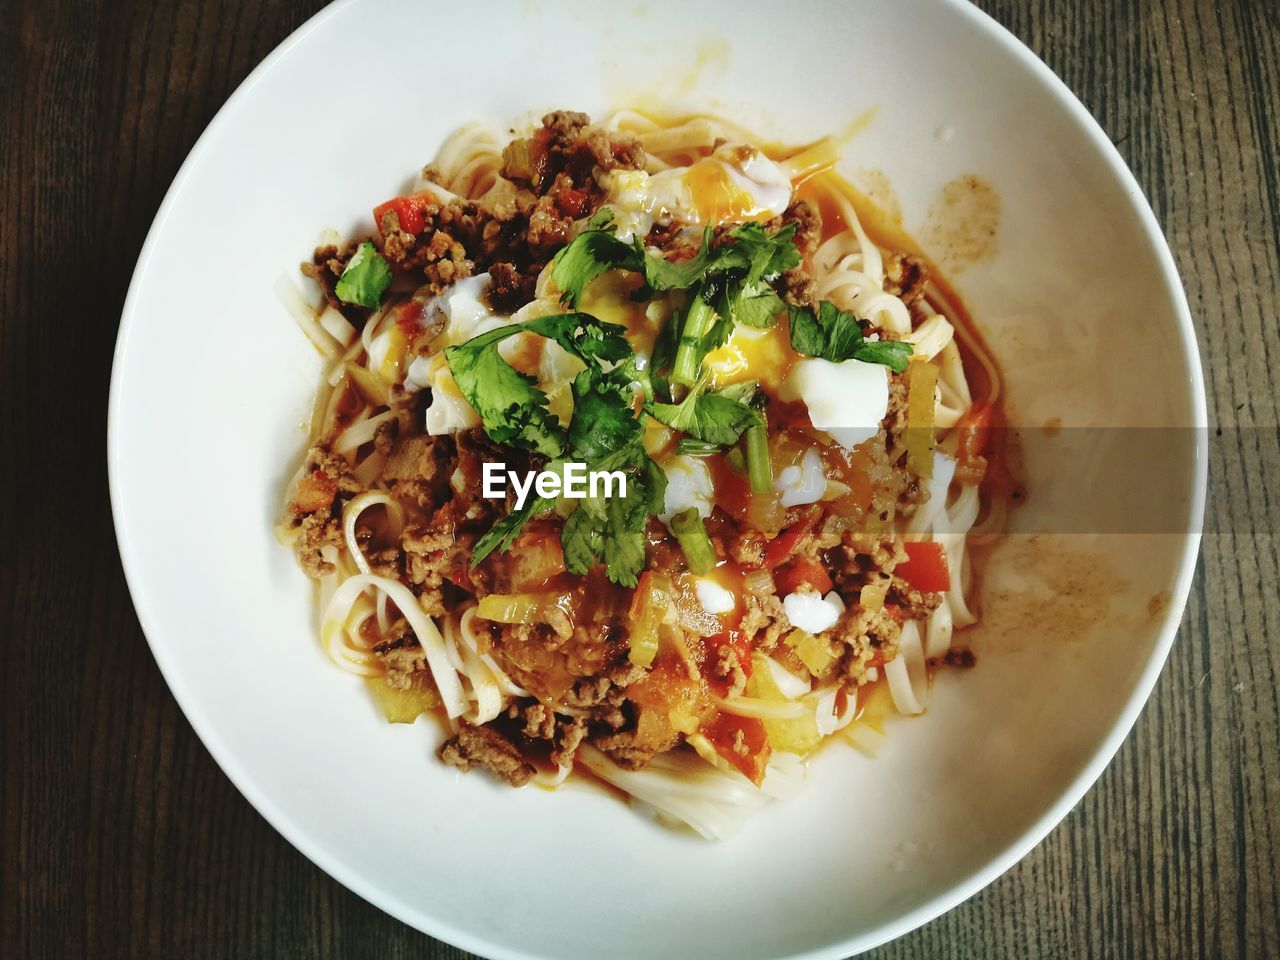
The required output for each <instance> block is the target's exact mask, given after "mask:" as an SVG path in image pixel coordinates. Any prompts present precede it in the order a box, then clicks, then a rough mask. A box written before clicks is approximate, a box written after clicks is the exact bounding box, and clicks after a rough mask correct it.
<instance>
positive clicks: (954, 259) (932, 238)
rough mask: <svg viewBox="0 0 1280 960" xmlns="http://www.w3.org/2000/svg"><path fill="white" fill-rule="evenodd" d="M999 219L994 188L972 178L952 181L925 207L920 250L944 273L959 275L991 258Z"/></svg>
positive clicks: (997, 201) (999, 208) (994, 249)
mask: <svg viewBox="0 0 1280 960" xmlns="http://www.w3.org/2000/svg"><path fill="white" fill-rule="evenodd" d="M1000 215H1001V202H1000V194H999V193H997V192H996V189H995V187H993V186H991V184H989V183H987V181H985V180H983V179H982V178H981V177H978V176H976V175H975V174H971V173H969V174H965V175H964V176H960V177H956V178H955V179H954V180H949V181H948V182H947V183H945V184H944V185H943V187H942V189H941V190H939V191H938V195H937V197H936V198H935V199H934V201H933V204H932V205H931V206H930V207H929V216H928V221H927V223H926V226H925V229H924V231H923V241H924V246H925V248H926V249H928V250H930V251H932V252H933V253H934V255H935V256H936V257H937V259H938V260H939V262H941V263H942V264H943V265H944V266H946V268H947V269H948V270H950V271H951V272H952V273H960V272H962V271H963V270H965V269H966V268H968V267H971V266H973V265H974V264H977V263H982V262H983V261H985V260H990V259H991V258H992V257H994V256H995V254H996V249H997V246H998V244H997V240H998V236H999V233H1000Z"/></svg>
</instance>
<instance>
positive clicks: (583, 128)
mask: <svg viewBox="0 0 1280 960" xmlns="http://www.w3.org/2000/svg"><path fill="white" fill-rule="evenodd" d="M502 158H503V166H502V175H503V176H504V177H506V178H507V179H509V180H512V181H514V182H515V183H516V184H517V185H527V186H528V187H529V188H530V189H532V190H533V192H534V193H536V194H538V195H543V194H547V193H549V192H550V191H551V190H552V188H553V186H554V185H555V184H556V183H557V182H558V181H559V178H560V177H561V175H565V176H567V177H568V179H569V183H570V184H571V186H572V187H573V188H575V189H577V190H581V191H585V192H588V193H596V194H598V190H597V189H596V188H595V184H594V177H593V176H592V172H593V170H594V168H596V167H598V168H600V169H601V170H614V169H617V168H619V167H621V168H625V169H629V170H641V169H643V168H644V165H645V154H644V149H643V148H642V147H641V146H640V144H639V143H638V142H637V141H636V140H635V138H634V137H631V136H630V135H629V134H625V133H618V132H614V131H610V130H605V129H603V128H601V127H593V126H591V118H590V117H588V116H587V115H586V114H585V113H578V112H576V111H573V110H556V111H554V112H552V113H548V114H547V115H546V116H544V117H543V118H542V128H541V129H540V130H537V131H535V132H534V134H533V136H532V137H530V138H529V139H527V140H517V141H514V142H513V143H511V144H509V145H508V146H507V147H506V148H505V149H504V150H503V151H502ZM566 212H568V211H566ZM586 212H589V211H586ZM574 215H575V216H580V215H583V214H581V213H575V214H574Z"/></svg>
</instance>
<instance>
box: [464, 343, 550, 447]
mask: <svg viewBox="0 0 1280 960" xmlns="http://www.w3.org/2000/svg"><path fill="white" fill-rule="evenodd" d="M516 326H519V325H518V324H517V325H516ZM518 332H519V331H517V330H512V329H511V328H510V327H502V328H499V329H497V330H490V331H489V332H488V333H482V334H480V335H479V336H478V337H472V338H471V339H470V340H468V341H467V342H466V343H463V344H459V345H457V346H453V347H446V348H445V351H444V356H445V360H446V362H447V363H448V364H449V371H450V372H451V373H452V374H453V379H454V382H455V383H457V385H458V389H459V390H460V391H462V395H463V396H464V397H466V398H467V402H468V403H470V404H471V406H472V407H474V408H475V411H476V413H478V414H479V415H480V422H481V423H482V424H483V425H484V431H485V433H487V434H488V435H489V436H490V437H491V438H492V439H493V440H494V441H495V442H497V443H506V444H510V445H511V446H515V447H523V448H524V449H526V450H533V451H536V452H537V453H540V454H542V455H543V456H546V457H557V456H559V455H560V453H561V452H562V451H563V450H564V441H565V435H564V428H563V427H561V426H560V421H559V420H558V419H557V418H556V417H555V415H554V414H552V413H551V411H549V410H548V409H547V395H546V394H545V393H543V392H542V391H541V390H539V389H538V388H537V387H536V386H534V384H535V382H536V381H535V380H534V379H533V377H530V376H527V375H526V374H523V373H521V372H520V371H518V370H516V369H515V368H514V367H513V366H511V364H509V363H507V361H506V360H504V359H502V355H501V354H500V353H498V344H499V343H500V342H501V341H503V340H505V339H506V338H507V337H509V336H511V335H512V334H513V333H518Z"/></svg>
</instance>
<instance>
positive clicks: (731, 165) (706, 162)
mask: <svg viewBox="0 0 1280 960" xmlns="http://www.w3.org/2000/svg"><path fill="white" fill-rule="evenodd" d="M599 179H600V186H601V188H602V189H603V190H604V192H605V196H606V197H607V198H608V203H609V206H610V207H611V208H613V211H614V217H615V223H616V226H617V231H618V236H619V237H621V238H622V239H623V240H630V239H631V238H632V237H637V236H638V237H644V236H646V235H647V234H648V233H649V231H650V230H651V229H652V228H653V225H654V224H655V223H658V224H668V223H683V224H687V225H689V226H695V227H698V226H703V225H704V224H719V223H741V222H742V221H744V220H772V219H773V218H774V217H776V216H778V215H780V214H781V213H782V212H783V211H784V210H786V209H787V207H788V206H789V205H790V203H791V181H790V179H788V177H787V175H786V174H785V173H784V172H783V170H782V168H781V167H779V166H778V165H777V164H776V163H774V162H773V161H772V160H770V159H769V158H768V157H766V156H765V155H764V154H763V153H761V152H760V151H759V150H756V149H755V148H754V147H748V146H744V145H742V144H723V145H721V146H720V147H719V148H717V149H716V151H715V152H714V153H712V154H711V155H710V156H708V157H702V158H701V159H699V160H695V161H694V162H693V163H692V164H690V165H689V166H687V167H672V168H671V169H669V170H663V171H661V172H660V173H654V174H649V173H646V172H645V171H643V170H610V171H608V172H606V173H602V174H600V178H599Z"/></svg>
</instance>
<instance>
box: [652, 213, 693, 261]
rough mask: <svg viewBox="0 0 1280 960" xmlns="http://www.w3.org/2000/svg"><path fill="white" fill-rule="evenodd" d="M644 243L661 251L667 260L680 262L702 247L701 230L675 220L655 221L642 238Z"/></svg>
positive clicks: (689, 257)
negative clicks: (669, 221)
mask: <svg viewBox="0 0 1280 960" xmlns="http://www.w3.org/2000/svg"><path fill="white" fill-rule="evenodd" d="M644 245H645V246H646V247H652V248H653V249H655V250H659V251H661V252H662V255H663V256H664V257H665V258H666V259H667V260H670V261H672V262H673V263H680V262H682V261H684V260H689V259H692V258H693V257H694V256H696V255H697V253H698V251H699V250H701V249H702V231H700V230H698V229H696V228H693V227H687V226H684V225H683V224H681V223H678V222H675V221H673V222H671V223H665V224H664V223H656V224H654V225H653V227H652V228H651V229H650V230H649V234H648V236H646V237H645V238H644Z"/></svg>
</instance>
